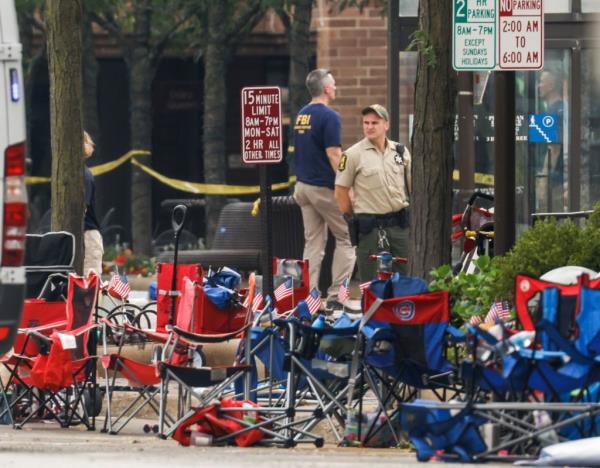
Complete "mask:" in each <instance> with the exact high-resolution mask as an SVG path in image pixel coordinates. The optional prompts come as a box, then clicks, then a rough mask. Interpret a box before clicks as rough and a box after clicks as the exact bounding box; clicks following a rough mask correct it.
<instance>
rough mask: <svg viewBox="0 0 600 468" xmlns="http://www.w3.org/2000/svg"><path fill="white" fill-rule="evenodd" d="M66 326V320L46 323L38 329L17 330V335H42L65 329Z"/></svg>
mask: <svg viewBox="0 0 600 468" xmlns="http://www.w3.org/2000/svg"><path fill="white" fill-rule="evenodd" d="M66 326H67V321H66V320H59V321H57V322H53V323H47V324H46V325H40V326H39V327H30V328H19V329H18V330H17V333H18V334H21V335H27V334H28V333H29V334H31V333H32V332H37V333H43V332H45V331H48V332H49V331H52V330H55V329H58V328H65V327H66Z"/></svg>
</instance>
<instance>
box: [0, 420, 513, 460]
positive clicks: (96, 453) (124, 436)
mask: <svg viewBox="0 0 600 468" xmlns="http://www.w3.org/2000/svg"><path fill="white" fill-rule="evenodd" d="M144 422H146V421H143V420H136V421H134V424H132V425H131V426H128V427H127V428H126V429H125V431H124V432H123V433H121V434H119V435H116V436H111V435H107V434H102V433H100V431H98V430H97V431H95V432H90V431H85V430H84V429H82V428H79V427H72V428H69V429H61V428H59V427H58V426H57V425H56V424H44V423H33V424H31V425H27V426H25V428H24V429H23V430H20V431H17V430H14V429H12V428H11V427H9V426H0V464H1V466H2V467H3V468H9V467H10V468H13V467H14V468H28V467H32V468H39V467H40V466H43V467H44V468H70V467H84V466H85V467H86V468H96V467H102V468H105V467H110V468H155V467H156V468H174V467H180V466H181V467H198V466H202V467H203V468H212V467H215V468H217V467H219V468H222V467H257V466H260V467H261V468H281V467H282V466H285V467H286V468H291V467H306V468H334V467H353V466H355V467H363V466H378V467H387V466H389V467H392V466H393V467H398V466H401V467H415V468H416V467H418V466H421V467H422V466H423V465H422V464H421V463H419V462H417V460H416V458H415V455H414V453H410V452H407V451H403V450H399V449H357V448H337V447H334V446H325V447H324V448H321V449H315V448H314V447H312V446H302V447H298V448H294V449H281V448H267V447H264V448H259V447H250V448H236V447H181V446H179V445H178V444H177V442H175V441H173V440H161V439H159V438H158V437H156V436H155V435H152V434H144V433H143V432H142V429H141V428H142V425H143V423H144ZM101 423H102V421H101V420H100V421H99V422H98V426H100V427H101ZM427 466H428V467H435V466H440V467H441V466H448V465H446V464H442V463H429V464H428V465H427ZM452 466H453V467H459V466H466V465H459V464H453V465H452ZM468 466H469V467H476V466H483V465H476V464H475V465H468ZM499 466H504V467H506V465H498V464H496V465H494V464H486V467H488V468H493V467H499Z"/></svg>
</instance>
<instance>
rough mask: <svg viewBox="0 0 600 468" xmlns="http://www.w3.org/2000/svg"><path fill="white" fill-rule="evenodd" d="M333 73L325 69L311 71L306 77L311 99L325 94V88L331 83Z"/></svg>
mask: <svg viewBox="0 0 600 468" xmlns="http://www.w3.org/2000/svg"><path fill="white" fill-rule="evenodd" d="M331 80H332V77H331V72H330V71H329V70H325V69H324V68H317V69H316V70H313V71H311V72H310V73H309V74H308V76H307V77H306V88H307V89H308V92H309V93H310V95H311V97H317V96H320V95H321V94H323V88H324V87H325V86H327V85H328V84H330V83H328V82H331Z"/></svg>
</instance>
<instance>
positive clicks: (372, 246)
mask: <svg viewBox="0 0 600 468" xmlns="http://www.w3.org/2000/svg"><path fill="white" fill-rule="evenodd" d="M384 230H385V232H386V235H387V240H388V243H389V247H388V246H387V245H386V246H385V247H384V249H383V250H388V251H390V252H391V253H392V255H393V256H394V257H408V228H401V227H399V226H391V227H386V228H385V229H384ZM378 241H379V228H377V227H376V228H375V229H373V230H372V231H371V232H370V233H369V234H366V235H363V234H361V235H360V236H359V239H358V246H357V247H356V263H357V264H358V276H359V277H360V282H361V283H364V282H365V281H369V280H372V279H373V278H374V277H375V271H376V269H377V261H375V260H369V255H373V254H377V253H379V252H381V249H380V248H379V245H378ZM393 268H394V271H397V272H400V273H402V274H403V275H405V274H406V272H407V265H406V264H404V263H394V264H393Z"/></svg>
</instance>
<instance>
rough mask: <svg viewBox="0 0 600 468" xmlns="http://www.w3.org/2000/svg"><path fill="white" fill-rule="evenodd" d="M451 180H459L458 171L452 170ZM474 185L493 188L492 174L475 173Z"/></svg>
mask: <svg viewBox="0 0 600 468" xmlns="http://www.w3.org/2000/svg"><path fill="white" fill-rule="evenodd" d="M452 179H453V180H455V181H457V180H460V171H458V170H457V169H454V171H453V172H452ZM475 183H476V184H481V185H489V186H492V187H493V186H494V176H493V175H492V174H484V173H482V172H476V173H475Z"/></svg>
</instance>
